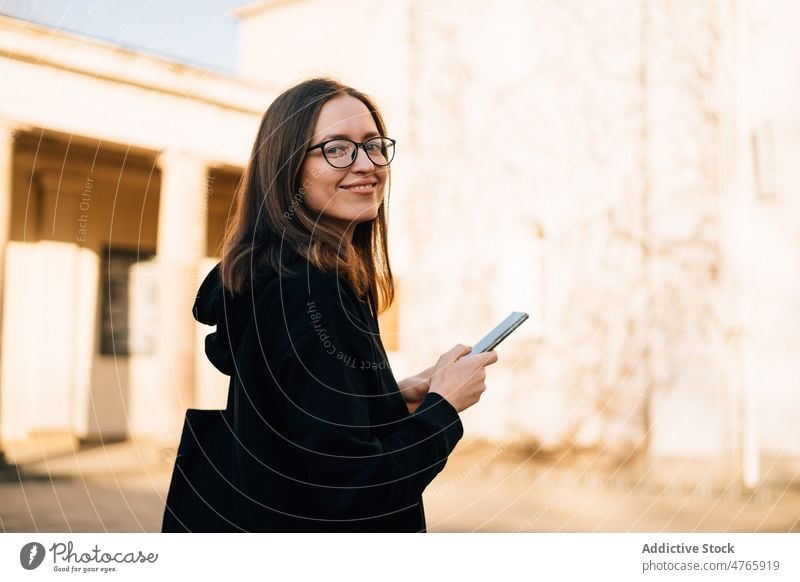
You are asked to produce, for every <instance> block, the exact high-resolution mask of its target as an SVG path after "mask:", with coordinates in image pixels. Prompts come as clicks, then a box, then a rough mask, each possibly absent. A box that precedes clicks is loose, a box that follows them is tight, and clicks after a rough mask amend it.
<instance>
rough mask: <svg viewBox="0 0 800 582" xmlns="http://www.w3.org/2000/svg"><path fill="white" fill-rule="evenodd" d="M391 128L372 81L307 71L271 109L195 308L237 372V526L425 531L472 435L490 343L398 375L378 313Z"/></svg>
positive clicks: (385, 272) (385, 266)
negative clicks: (431, 497) (428, 494)
mask: <svg viewBox="0 0 800 582" xmlns="http://www.w3.org/2000/svg"><path fill="white" fill-rule="evenodd" d="M393 155H394V140H391V139H390V138H388V137H386V128H385V125H384V122H383V119H382V117H381V114H380V112H379V111H378V108H377V107H376V106H375V104H374V103H373V102H372V101H371V100H370V99H369V98H368V97H367V96H365V95H364V94H362V93H360V92H359V91H356V90H355V89H352V88H350V87H346V86H343V85H341V84H340V83H338V82H336V81H333V80H331V79H311V80H307V81H305V82H302V83H300V84H298V85H296V86H294V87H292V88H290V89H289V90H287V91H286V92H284V93H283V94H282V95H280V96H279V97H278V98H277V99H276V100H275V101H274V103H272V105H271V106H270V107H269V109H268V110H267V111H266V113H265V114H264V117H263V119H262V122H261V126H260V129H259V131H258V136H257V139H256V142H255V145H254V148H253V154H252V158H251V160H250V164H249V167H248V168H247V169H246V171H245V174H244V176H243V179H242V183H241V185H240V188H239V191H238V193H237V197H238V200H237V209H236V214H235V217H234V219H233V221H232V222H231V224H230V225H229V228H228V231H227V232H226V235H225V239H224V241H223V246H222V261H221V262H220V264H219V265H217V266H216V267H215V268H214V269H213V270H212V271H211V273H210V274H209V275H208V277H207V278H206V279H205V281H204V282H203V284H202V286H201V288H200V291H199V293H198V296H197V301H196V303H195V307H194V314H195V317H196V319H197V320H198V321H200V322H202V323H205V324H209V325H216V326H217V330H216V332H215V333H212V334H210V335H209V336H208V337H207V339H206V353H207V355H208V357H209V359H210V360H211V362H212V363H213V364H214V365H215V366H216V367H217V368H218V369H219V370H221V371H222V372H224V373H225V374H228V375H230V376H231V377H232V381H231V388H230V389H231V390H232V391H233V392H232V394H231V404H232V410H230V414H231V418H232V430H233V431H234V433H235V435H234V436H235V441H236V446H235V450H234V452H233V474H232V476H231V482H232V483H233V485H234V487H235V489H236V490H237V494H236V502H235V511H234V516H235V517H234V521H235V522H236V523H235V528H236V529H240V530H244V531H251V532H269V531H279V532H285V531H305V532H309V531H408V532H415V531H425V527H426V526H425V516H424V511H423V507H422V491H423V490H424V489H425V487H426V486H427V485H428V484H429V483H430V482H431V480H432V479H433V478H434V477H435V476H436V474H437V473H438V472H439V471H441V470H442V468H443V467H444V465H445V462H446V460H447V457H448V455H449V454H450V452H451V451H452V450H453V448H454V447H455V445H456V443H457V442H458V440H459V439H460V438H461V436H462V434H463V429H462V426H461V422H460V420H459V416H458V413H460V412H461V411H463V410H465V409H466V408H468V407H469V406H471V405H473V404H475V403H476V402H477V401H478V399H479V398H480V395H481V393H482V392H483V391H484V389H485V385H484V379H485V372H484V367H485V366H487V365H489V364H491V363H493V362H495V361H496V360H497V356H496V354H495V353H494V352H489V353H486V354H481V355H475V356H468V357H464V356H465V355H466V354H468V352H469V350H470V348H469V347H467V346H463V345H460V344H459V345H457V346H455V347H454V348H453V349H451V350H450V351H448V352H447V353H445V354H443V355H442V356H441V357H440V358H439V360H438V362H437V363H436V364H435V365H434V366H432V367H430V368H428V369H427V370H425V371H423V372H421V373H420V374H418V375H416V376H413V377H411V378H407V379H405V380H401V381H400V382H396V381H395V378H394V376H393V375H392V372H391V369H390V367H389V362H388V361H387V358H386V353H385V351H384V349H383V345H382V343H381V339H380V335H379V332H378V321H377V319H376V313H377V312H378V311H379V309H385V308H386V307H387V306H388V305H389V304H390V303H391V301H392V299H393V281H392V272H391V268H390V266H389V260H388V256H387V243H386V226H387V224H386V200H385V195H386V194H387V193H388V189H389V164H390V163H391V161H392V157H393Z"/></svg>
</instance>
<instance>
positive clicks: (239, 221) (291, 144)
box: [220, 77, 394, 312]
mask: <svg viewBox="0 0 800 582" xmlns="http://www.w3.org/2000/svg"><path fill="white" fill-rule="evenodd" d="M338 95H350V96H351V97H355V98H356V99H358V100H360V101H361V102H362V103H364V105H366V106H367V109H368V110H369V111H370V113H371V114H372V118H373V120H374V121H375V125H376V126H377V129H378V132H379V133H380V134H381V135H386V126H385V123H384V121H383V116H382V115H381V113H380V110H379V109H378V107H377V106H376V104H375V103H374V102H373V101H372V99H370V98H369V97H368V96H367V95H365V94H364V93H361V92H360V91H357V90H356V89H353V88H352V87H348V86H346V85H343V84H342V83H340V82H338V81H336V80H335V79H330V78H323V77H320V78H314V79H308V80H306V81H303V82H302V83H299V84H297V85H295V86H293V87H291V88H289V89H287V90H286V91H284V92H283V93H282V94H281V95H279V96H278V98H277V99H275V101H273V102H272V104H271V105H270V106H269V108H268V109H267V111H266V112H265V113H264V117H263V118H262V119H261V126H260V127H259V130H258V135H257V137H256V141H255V144H254V145H253V153H252V155H251V156H250V162H249V163H248V165H247V168H246V169H245V171H244V174H243V176H242V180H241V182H240V183H239V186H238V188H237V191H236V210H235V214H234V216H233V219H232V220H231V221H230V222H229V223H228V227H227V229H226V232H225V237H224V239H223V241H222V265H221V267H220V272H221V277H222V281H223V283H224V285H225V287H227V288H228V289H229V290H230V291H231V293H233V294H238V293H241V292H243V291H244V290H246V289H247V288H248V283H249V282H250V280H251V277H253V275H254V274H257V273H263V272H267V271H272V272H275V273H279V274H280V275H281V276H284V275H285V276H292V272H291V271H289V270H288V269H287V268H286V261H287V259H288V258H290V257H291V255H292V253H296V254H299V255H301V256H304V257H306V258H307V259H308V261H309V262H311V264H313V265H314V266H315V267H317V268H319V269H320V270H322V271H325V272H337V271H338V272H340V273H343V274H344V276H345V277H346V279H347V280H348V281H349V283H350V284H351V286H352V287H353V289H354V290H355V292H356V294H357V295H358V296H359V297H362V298H363V297H367V299H368V300H369V301H370V303H371V305H372V308H373V310H375V311H376V312H379V311H384V310H385V309H387V308H388V307H389V306H390V305H391V303H392V301H393V300H394V279H393V277H392V269H391V266H390V265H389V254H388V243H387V221H386V204H387V203H388V197H389V187H390V175H389V176H387V180H386V194H385V196H384V199H383V202H382V203H381V205H380V207H379V208H378V215H377V216H376V217H375V218H374V219H373V220H369V221H365V222H361V223H359V224H357V225H356V226H355V228H354V230H353V239H352V243H351V244H347V241H346V240H342V237H341V235H340V234H339V233H338V232H337V231H335V230H334V229H333V228H331V227H330V226H328V225H326V224H322V223H321V222H320V221H319V220H318V215H317V214H316V213H315V212H314V211H313V210H310V209H309V208H308V207H307V206H306V205H305V204H304V203H303V194H304V188H303V184H300V168H301V165H302V162H303V158H304V156H305V152H306V148H307V147H308V146H309V145H310V144H309V142H310V140H311V138H312V137H313V131H314V126H315V124H316V122H317V118H318V117H319V113H320V110H321V109H322V106H323V105H324V104H325V103H326V102H327V101H328V100H329V99H331V98H333V97H336V96H338ZM387 170H388V168H387ZM312 233H313V236H312Z"/></svg>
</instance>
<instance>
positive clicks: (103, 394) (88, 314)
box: [0, 0, 800, 486]
mask: <svg viewBox="0 0 800 582" xmlns="http://www.w3.org/2000/svg"><path fill="white" fill-rule="evenodd" d="M612 8H613V10H612ZM798 15H800V9H798V8H797V7H796V6H795V5H794V4H793V3H791V2H789V1H788V0H787V1H783V2H780V1H779V2H773V3H770V4H769V5H765V4H762V3H755V2H731V3H699V4H686V3H683V4H678V5H675V4H672V3H666V2H663V3H662V2H645V1H638V0H621V1H619V2H615V3H605V4H603V3H601V4H600V5H598V4H597V3H580V4H578V5H574V4H569V5H565V4H563V3H560V2H557V1H555V0H552V1H545V2H537V3H528V2H522V1H510V0H509V1H506V2H500V3H493V2H489V1H488V0H479V1H475V2H470V3H466V4H465V3H462V2H455V1H452V0H448V1H440V2H428V3H426V2H422V1H420V0H404V1H400V2H391V3H389V2H368V1H366V0H344V1H342V2H337V3H328V2H323V1H322V0H295V1H278V0H264V1H261V2H255V3H253V4H250V5H247V6H244V7H242V8H240V9H238V10H237V16H238V17H239V18H240V19H241V47H240V67H239V73H240V76H239V77H236V78H233V77H227V76H222V75H219V74H216V73H210V72H207V71H203V70H198V69H193V68H189V67H185V66H181V65H178V64H175V63H172V62H169V61H167V60H164V59H158V58H153V57H149V56H144V55H142V54H138V53H135V52H132V51H129V50H125V49H122V48H120V47H116V46H113V45H110V44H108V43H104V42H100V41H95V40H92V39H87V38H84V37H80V36H75V35H71V34H66V33H62V32H59V31H55V30H52V29H47V28H44V27H39V26H36V25H32V24H30V23H24V22H21V21H18V20H14V19H10V18H2V17H0V51H1V52H2V55H3V57H2V60H0V72H2V75H3V78H4V79H11V80H12V81H11V82H6V83H4V86H3V88H2V90H0V119H2V123H1V124H0V130H2V134H0V152H1V153H2V155H0V179H1V180H2V181H1V182H0V187H2V191H0V200H2V201H3V206H2V208H3V212H2V213H0V224H2V228H1V229H0V241H3V245H4V248H5V252H4V253H3V254H2V255H0V257H2V259H1V260H2V261H3V262H4V265H3V268H2V269H0V273H2V274H3V275H2V277H3V278H2V286H0V288H1V289H2V292H3V302H2V306H3V312H2V324H3V337H2V377H1V380H0V381H1V382H2V384H0V436H1V437H2V439H3V441H5V442H6V443H12V442H13V441H15V440H16V439H24V438H29V437H30V435H31V434H33V433H37V432H41V431H55V432H59V433H63V434H67V435H70V438H81V439H101V438H102V439H109V438H128V437H131V436H133V437H150V438H154V439H157V440H161V441H164V442H169V441H171V440H172V441H174V440H175V439H176V438H177V435H178V429H177V428H176V427H179V423H180V419H181V416H182V412H183V409H185V408H186V407H187V406H199V407H204V406H208V407H213V406H219V405H221V404H222V402H223V401H224V391H225V388H226V386H225V384H224V378H222V377H220V376H219V375H218V374H216V372H215V371H214V370H213V369H210V365H209V364H208V363H207V362H206V360H205V359H204V357H203V356H202V341H201V339H202V337H203V336H204V335H205V333H207V332H208V330H207V329H199V328H200V327H201V326H197V325H196V324H195V323H194V321H193V320H192V319H191V317H190V314H189V307H190V305H191V301H192V300H193V297H194V291H195V289H196V285H197V283H198V281H199V280H200V279H201V278H202V276H203V275H204V273H205V272H206V270H207V269H208V268H209V267H210V265H213V263H214V261H215V259H214V257H215V255H216V251H217V248H216V245H217V244H218V242H219V239H220V236H221V233H222V229H223V227H224V223H225V219H226V217H227V213H228V211H229V209H230V204H231V196H232V193H233V190H234V186H235V183H236V180H237V177H238V175H239V174H240V172H241V169H242V167H243V166H244V164H245V163H246V161H247V156H248V155H249V152H250V148H251V145H252V139H253V138H254V135H255V131H256V126H257V122H258V119H259V117H260V115H261V114H262V112H263V110H264V109H265V107H266V106H267V105H268V104H269V102H270V101H271V99H272V98H273V97H274V96H275V95H276V94H277V93H278V92H279V91H280V90H282V89H283V88H285V87H287V86H289V85H291V84H293V83H294V82H296V81H299V80H301V79H302V78H305V77H308V76H311V75H318V74H330V75H334V76H337V77H339V78H340V79H341V80H343V81H344V82H347V83H349V84H352V85H353V86H356V87H358V88H360V89H362V90H364V91H366V92H367V93H370V94H372V95H373V96H374V97H375V98H376V100H377V101H378V103H380V104H381V106H382V107H383V109H384V113H385V115H386V118H387V120H388V124H389V131H390V134H391V136H392V137H395V138H396V139H398V156H397V160H396V162H395V163H394V164H393V172H394V173H393V185H392V195H391V198H390V216H391V222H392V230H391V232H392V235H391V236H392V239H391V246H390V252H391V255H392V258H393V261H394V265H393V266H394V267H395V270H396V272H397V277H398V301H397V303H396V305H395V306H394V308H393V310H392V311H391V312H390V313H388V314H386V316H385V317H384V322H383V323H384V327H383V333H384V336H385V337H384V339H385V342H386V344H387V346H389V347H390V349H391V357H392V364H393V367H394V369H395V371H396V373H397V374H398V376H402V375H404V374H405V373H411V372H414V371H417V370H418V369H423V368H425V367H427V366H429V365H430V364H431V363H433V362H434V361H435V359H436V357H437V356H438V354H440V353H442V352H444V351H446V350H447V349H449V347H451V346H452V345H453V344H455V343H457V342H464V343H474V342H475V341H477V340H478V339H479V338H480V336H481V335H483V333H484V332H485V331H488V329H489V328H491V327H492V326H493V325H494V324H495V323H496V322H497V321H499V320H500V319H502V318H503V317H505V316H506V315H507V314H508V313H509V312H511V311H514V310H524V311H528V312H529V313H530V314H531V320H530V321H529V322H527V323H526V324H525V325H524V326H523V327H522V328H520V330H519V331H518V332H517V333H515V334H514V335H513V336H512V338H511V339H509V340H508V341H507V342H506V343H505V344H503V346H502V348H500V349H499V352H500V354H501V358H502V362H503V363H502V364H501V365H498V366H495V367H493V368H492V369H490V372H489V385H490V388H489V390H488V391H487V393H486V395H485V396H484V398H483V400H482V401H481V404H480V405H479V406H476V407H474V408H472V409H470V410H468V411H467V412H466V413H465V414H464V415H463V416H464V422H465V424H466V425H467V427H468V430H469V431H470V434H480V435H484V436H487V437H492V438H504V439H508V438H509V436H511V437H512V438H513V439H514V441H515V442H518V443H519V444H522V443H527V444H528V446H529V447H530V450H531V451H532V452H533V453H536V452H539V451H545V450H546V451H564V452H580V451H589V452H591V453H592V454H596V455H601V456H608V457H613V458H615V459H616V460H617V461H618V462H619V463H620V464H625V463H627V462H631V461H633V460H636V461H637V462H641V461H642V460H644V464H643V465H641V466H642V467H643V470H644V471H645V473H646V474H653V475H656V474H657V473H658V472H659V471H662V472H663V471H666V472H667V474H668V476H669V475H674V474H676V473H680V472H681V471H684V470H687V471H689V472H691V477H690V478H691V479H693V480H695V481H700V482H708V483H716V484H718V483H728V482H734V481H737V482H738V481H741V482H744V483H745V484H747V485H751V486H752V485H755V484H757V483H759V482H761V481H763V480H764V479H767V478H769V479H777V480H780V481H782V482H790V481H793V480H795V479H796V475H797V472H798V470H799V469H800V423H798V422H797V418H799V417H800V390H798V388H800V379H799V378H798V371H800V334H798V328H797V316H796V315H795V314H797V313H799V312H800V276H798V266H799V265H800V226H799V225H798V219H797V217H798V216H800V195H798V190H799V189H800V168H799V167H797V166H796V165H795V164H793V158H794V157H796V153H797V152H798V150H800V111H798V110H797V108H796V103H798V102H800V86H798V84H797V82H796V81H795V80H794V79H795V77H796V75H795V74H794V73H795V72H796V70H797V65H798V59H799V58H800V57H798V55H800V40H798V38H797V35H796V34H794V33H793V31H792V26H791V23H792V22H796V17H797V16H798ZM331 23H335V27H332V26H331ZM664 468H666V469H664Z"/></svg>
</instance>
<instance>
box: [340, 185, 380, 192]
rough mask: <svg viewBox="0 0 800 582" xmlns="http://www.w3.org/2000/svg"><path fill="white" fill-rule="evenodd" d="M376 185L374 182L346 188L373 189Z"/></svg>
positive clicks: (346, 187)
mask: <svg viewBox="0 0 800 582" xmlns="http://www.w3.org/2000/svg"><path fill="white" fill-rule="evenodd" d="M374 187H375V186H374V185H372V184H364V185H363V186H345V187H344V188H345V189H346V190H363V191H366V190H372V189H373V188H374Z"/></svg>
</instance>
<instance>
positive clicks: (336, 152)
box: [325, 146, 345, 157]
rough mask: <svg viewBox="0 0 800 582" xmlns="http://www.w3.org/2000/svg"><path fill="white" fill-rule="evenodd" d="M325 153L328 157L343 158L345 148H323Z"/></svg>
mask: <svg viewBox="0 0 800 582" xmlns="http://www.w3.org/2000/svg"><path fill="white" fill-rule="evenodd" d="M325 153H326V154H327V155H329V156H334V157H338V156H343V155H344V154H345V148H344V147H343V146H328V147H327V148H325Z"/></svg>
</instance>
